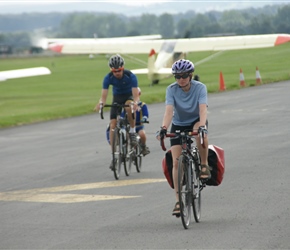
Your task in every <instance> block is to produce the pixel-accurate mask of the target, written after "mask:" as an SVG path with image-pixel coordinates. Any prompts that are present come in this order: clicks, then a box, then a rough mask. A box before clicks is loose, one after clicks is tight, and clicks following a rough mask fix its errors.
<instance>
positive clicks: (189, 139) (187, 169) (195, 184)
mask: <svg viewBox="0 0 290 250" xmlns="http://www.w3.org/2000/svg"><path fill="white" fill-rule="evenodd" d="M197 135H199V136H200V140H201V144H202V145H203V135H202V132H201V133H198V132H192V131H184V132H180V131H176V132H175V133H167V134H166V135H165V136H166V137H171V138H180V140H181V147H182V152H181V155H180V156H179V158H178V196H179V207H180V217H181V221H182V224H183V227H184V228H185V229H188V227H189V224H190V222H191V206H192V210H193V215H194V219H195V221H196V222H199V221H200V217H201V191H202V189H203V188H204V187H206V184H205V182H206V180H204V179H202V180H200V179H199V174H200V171H201V161H200V154H199V150H198V148H197V146H196V143H195V140H196V139H195V136H197ZM160 144H161V147H162V149H163V150H164V151H166V147H165V146H164V138H160Z"/></svg>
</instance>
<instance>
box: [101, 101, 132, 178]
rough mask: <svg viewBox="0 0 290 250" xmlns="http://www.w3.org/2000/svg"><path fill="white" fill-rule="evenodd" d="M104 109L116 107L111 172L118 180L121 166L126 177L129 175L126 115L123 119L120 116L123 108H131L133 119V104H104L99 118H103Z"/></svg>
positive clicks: (127, 123)
mask: <svg viewBox="0 0 290 250" xmlns="http://www.w3.org/2000/svg"><path fill="white" fill-rule="evenodd" d="M104 107H118V113H117V124H116V128H115V130H114V136H113V140H111V143H112V157H113V159H112V160H113V172H114V176H115V179H116V180H118V179H119V178H120V173H121V168H122V164H123V166H124V170H125V174H126V176H129V175H130V172H131V166H130V164H129V166H128V165H127V161H128V142H129V127H130V126H129V122H128V119H127V114H126V112H125V116H124V118H123V117H122V116H121V113H122V111H123V109H124V108H125V107H131V110H132V115H133V117H134V111H133V102H132V103H131V104H130V105H128V104H118V103H113V104H105V105H101V106H100V115H101V118H102V119H104V116H103V108H104Z"/></svg>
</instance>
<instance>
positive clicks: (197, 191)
mask: <svg viewBox="0 0 290 250" xmlns="http://www.w3.org/2000/svg"><path fill="white" fill-rule="evenodd" d="M197 169H198V166H197V165H195V164H194V163H193V174H192V175H193V183H194V184H193V197H192V198H193V199H192V209H193V215H194V219H195V221H196V222H199V220H200V217H201V185H202V183H201V181H200V179H199V171H197Z"/></svg>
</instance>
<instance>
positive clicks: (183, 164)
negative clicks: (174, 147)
mask: <svg viewBox="0 0 290 250" xmlns="http://www.w3.org/2000/svg"><path fill="white" fill-rule="evenodd" d="M188 170H189V167H188V162H187V161H186V160H185V158H184V156H183V155H181V156H179V159H178V197H179V207H180V217H181V221H182V224H183V227H184V228H185V229H188V227H189V224H190V221H191V205H192V182H191V178H190V175H191V173H190V171H188Z"/></svg>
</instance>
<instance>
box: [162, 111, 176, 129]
mask: <svg viewBox="0 0 290 250" xmlns="http://www.w3.org/2000/svg"><path fill="white" fill-rule="evenodd" d="M172 116H173V109H172V107H171V106H166V109H165V113H164V116H163V121H162V127H165V128H166V129H168V128H169V126H170V124H171V121H172Z"/></svg>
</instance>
